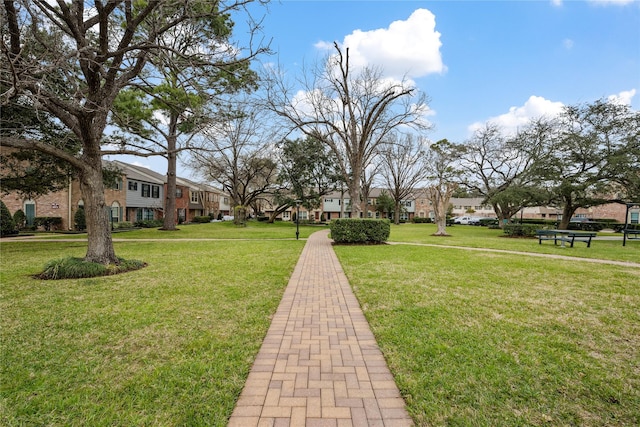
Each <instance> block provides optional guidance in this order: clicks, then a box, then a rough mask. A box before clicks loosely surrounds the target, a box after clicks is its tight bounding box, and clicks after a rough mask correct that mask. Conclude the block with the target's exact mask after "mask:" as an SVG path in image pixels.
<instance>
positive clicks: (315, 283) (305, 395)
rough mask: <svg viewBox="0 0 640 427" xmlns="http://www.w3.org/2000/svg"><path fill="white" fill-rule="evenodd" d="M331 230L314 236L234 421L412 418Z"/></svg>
mask: <svg viewBox="0 0 640 427" xmlns="http://www.w3.org/2000/svg"><path fill="white" fill-rule="evenodd" d="M327 234H328V231H319V232H316V233H314V234H313V235H311V237H310V238H309V239H308V240H307V243H306V245H305V247H304V249H303V251H302V254H301V256H300V260H299V261H298V264H297V265H296V268H295V270H294V272H293V275H292V276H291V279H290V280H289V284H288V286H287V288H286V290H285V293H284V296H283V298H282V301H281V302H280V306H279V307H278V311H277V312H276V314H275V316H274V318H273V321H272V323H271V327H270V328H269V331H268V333H267V336H266V338H265V340H264V342H263V344H262V347H261V348H260V352H259V353H258V356H257V358H256V361H255V363H254V365H253V368H252V369H251V372H250V374H249V377H248V379H247V382H246V384H245V387H244V389H243V391H242V394H241V395H240V399H239V400H238V403H237V405H236V408H235V410H234V412H233V415H232V416H231V419H230V420H229V427H251V426H292V427H293V426H309V427H312V426H410V425H412V421H411V418H410V417H409V415H408V414H407V411H406V409H405V402H404V400H403V399H402V397H401V396H400V393H399V391H398V388H397V386H396V384H395V382H394V380H393V377H392V376H391V374H390V372H389V369H388V367H387V364H386V362H385V360H384V357H383V356H382V353H381V352H380V349H379V348H378V345H377V344H376V341H375V339H374V337H373V334H372V333H371V330H370V328H369V324H368V323H367V321H366V320H365V318H364V315H363V314H362V310H361V309H360V306H359V304H358V301H357V300H356V298H355V296H354V295H353V292H352V291H351V287H350V286H349V283H348V281H347V278H346V276H345V275H344V272H343V271H342V267H341V266H340V263H339V262H338V258H337V257H336V255H335V253H334V252H333V249H332V247H331V240H329V238H328V236H327Z"/></svg>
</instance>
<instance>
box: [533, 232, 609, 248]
mask: <svg viewBox="0 0 640 427" xmlns="http://www.w3.org/2000/svg"><path fill="white" fill-rule="evenodd" d="M596 235H597V233H592V232H588V231H573V230H537V231H536V237H537V238H538V244H540V245H541V244H542V241H543V240H553V244H554V245H557V244H558V241H559V242H560V243H561V245H562V246H564V244H565V242H567V243H569V244H570V247H573V244H574V243H575V242H584V243H586V244H587V247H588V248H590V247H591V239H592V238H594V237H596Z"/></svg>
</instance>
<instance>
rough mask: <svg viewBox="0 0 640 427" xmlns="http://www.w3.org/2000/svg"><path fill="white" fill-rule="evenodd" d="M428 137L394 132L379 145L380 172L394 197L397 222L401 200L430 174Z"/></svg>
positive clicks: (395, 221)
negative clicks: (427, 160)
mask: <svg viewBox="0 0 640 427" xmlns="http://www.w3.org/2000/svg"><path fill="white" fill-rule="evenodd" d="M425 148H426V141H425V140H424V138H420V137H415V136H414V135H410V134H409V135H397V134H396V135H392V136H391V139H390V141H389V142H388V143H386V144H384V146H382V147H381V149H380V161H381V175H382V177H383V179H384V181H385V183H386V186H387V188H388V190H389V195H390V196H391V197H392V198H393V201H394V217H393V221H394V223H395V224H399V223H400V209H401V207H402V201H403V200H406V199H407V198H408V197H409V196H410V195H411V194H413V193H414V191H415V189H416V188H417V186H418V185H419V184H420V183H422V182H424V180H425V178H426V177H427V176H428V172H429V171H428V169H427V168H426V165H425V154H426V150H425Z"/></svg>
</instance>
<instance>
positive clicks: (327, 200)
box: [324, 199, 333, 203]
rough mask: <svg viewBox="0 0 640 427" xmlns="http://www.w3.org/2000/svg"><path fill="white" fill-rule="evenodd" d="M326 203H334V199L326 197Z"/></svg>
mask: <svg viewBox="0 0 640 427" xmlns="http://www.w3.org/2000/svg"><path fill="white" fill-rule="evenodd" d="M324 202H325V203H333V199H324Z"/></svg>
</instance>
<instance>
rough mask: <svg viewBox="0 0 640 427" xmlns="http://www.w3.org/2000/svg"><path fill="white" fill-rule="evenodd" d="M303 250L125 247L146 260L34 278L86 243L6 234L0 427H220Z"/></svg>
mask: <svg viewBox="0 0 640 427" xmlns="http://www.w3.org/2000/svg"><path fill="white" fill-rule="evenodd" d="M158 234H162V233H159V232H158ZM163 235H164V234H163ZM303 245H304V242H303V241H298V242H297V241H295V240H293V241H278V242H273V241H202V242H197V241H188V242H187V241H168V240H165V241H161V242H133V241H132V242H124V243H120V242H118V243H116V244H115V247H116V253H117V254H118V255H119V256H122V257H124V258H139V259H141V260H144V261H145V262H147V263H149V266H148V267H146V268H144V269H142V270H138V271H135V272H130V273H126V274H122V275H117V276H110V277H104V278H93V279H82V280H60V281H39V280H34V279H31V278H30V277H29V276H30V275H32V274H34V273H37V272H39V271H40V270H41V269H42V265H43V264H44V263H45V262H46V261H48V260H50V259H51V257H63V256H83V255H84V253H85V251H86V244H85V243H84V242H78V243H73V242H71V243H68V242H50V243H49V242H44V243H41V242H32V243H9V242H5V241H3V242H2V248H1V249H2V273H1V276H0V278H1V282H2V300H1V304H0V319H1V324H2V327H1V335H2V341H1V353H0V360H2V366H1V368H0V369H1V371H0V378H1V381H0V395H1V406H0V425H3V426H44V425H49V426H88V425H91V426H134V425H135V426H142V425H146V426H224V425H225V424H226V420H227V419H228V417H229V416H230V415H231V412H232V410H233V406H234V404H235V401H236V399H237V397H238V396H239V394H240V391H241V390H242V387H243V386H244V381H245V379H246V376H247V374H248V372H249V369H250V366H251V363H252V361H253V359H254V357H255V355H256V354H257V351H258V349H259V347H260V344H261V341H262V339H263V338H264V335H265V334H266V331H267V328H268V326H269V319H270V316H271V315H272V314H273V313H274V312H275V309H276V308H277V305H278V303H279V301H280V298H281V296H282V292H283V291H284V287H285V286H286V284H287V282H288V278H289V276H290V275H291V273H292V272H293V268H294V266H295V263H296V262H297V259H298V256H299V254H300V251H301V250H302V247H303Z"/></svg>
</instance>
